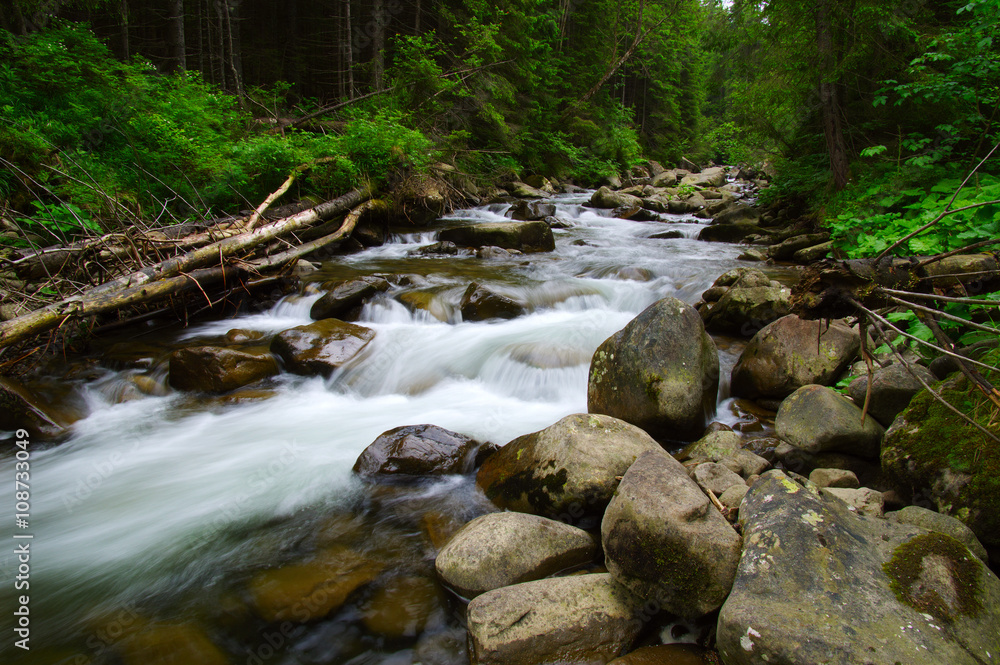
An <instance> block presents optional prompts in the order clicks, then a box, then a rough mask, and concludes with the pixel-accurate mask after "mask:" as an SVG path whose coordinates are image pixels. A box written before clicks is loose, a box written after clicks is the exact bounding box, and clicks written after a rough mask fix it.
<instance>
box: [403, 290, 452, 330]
mask: <svg viewBox="0 0 1000 665" xmlns="http://www.w3.org/2000/svg"><path fill="white" fill-rule="evenodd" d="M396 298H397V300H399V302H401V303H403V305H405V306H406V308H407V309H408V310H410V311H411V312H418V311H423V312H427V314H429V315H430V316H432V317H434V318H435V319H437V320H438V321H442V322H444V323H447V322H448V321H450V320H451V317H452V315H453V314H454V313H455V307H454V305H452V304H451V303H450V302H448V301H447V300H445V299H444V298H442V297H441V296H440V295H439V294H437V293H433V292H431V291H409V292H407V293H401V294H399V295H398V296H396Z"/></svg>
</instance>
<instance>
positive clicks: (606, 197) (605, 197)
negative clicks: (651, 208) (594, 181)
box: [590, 187, 642, 208]
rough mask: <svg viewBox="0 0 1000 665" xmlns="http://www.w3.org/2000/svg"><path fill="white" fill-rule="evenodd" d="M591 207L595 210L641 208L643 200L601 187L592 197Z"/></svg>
mask: <svg viewBox="0 0 1000 665" xmlns="http://www.w3.org/2000/svg"><path fill="white" fill-rule="evenodd" d="M590 205H591V207H594V208H622V207H626V208H641V207H642V199H640V198H639V197H638V196H633V195H631V194H623V193H621V192H615V191H612V190H611V189H609V188H608V187H601V188H600V189H598V190H597V191H596V192H594V194H593V195H592V196H591V197H590Z"/></svg>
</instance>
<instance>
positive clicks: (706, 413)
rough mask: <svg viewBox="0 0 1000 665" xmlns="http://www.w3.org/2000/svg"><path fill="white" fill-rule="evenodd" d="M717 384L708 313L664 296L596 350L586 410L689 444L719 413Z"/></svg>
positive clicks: (592, 363) (717, 367)
mask: <svg viewBox="0 0 1000 665" xmlns="http://www.w3.org/2000/svg"><path fill="white" fill-rule="evenodd" d="M718 388H719V356H718V352H717V351H716V348H715V342H713V341H712V338H711V337H709V336H708V333H706V332H705V326H704V324H703V323H702V321H701V316H700V315H699V314H698V312H697V311H696V310H695V309H694V308H693V307H691V306H689V305H686V304H685V303H683V302H681V301H680V300H677V299H676V298H664V299H663V300H660V301H658V302H656V303H654V304H653V305H651V306H650V307H648V308H647V309H646V310H645V311H643V312H642V313H641V314H639V316H637V317H636V318H634V319H633V320H632V321H630V322H629V324H628V325H626V326H625V328H623V329H622V330H620V331H618V332H617V333H615V334H614V335H612V336H611V337H609V338H608V339H607V340H605V341H604V343H603V344H601V345H600V346H599V347H598V348H597V351H596V352H595V353H594V357H593V359H592V360H591V363H590V379H589V383H588V387H587V409H588V410H589V411H590V412H591V413H605V414H608V415H611V416H614V417H616V418H621V419H622V420H625V421H626V422H630V423H632V424H633V425H636V426H637V427H641V428H642V429H644V430H646V431H647V432H649V433H650V434H652V435H653V436H657V437H663V438H668V439H674V440H678V439H679V440H688V441H690V440H693V439H695V438H697V437H698V436H700V435H701V433H702V431H703V430H704V429H705V424H706V423H707V422H708V418H709V417H710V416H711V415H712V414H713V413H714V411H715V403H716V397H717V395H718Z"/></svg>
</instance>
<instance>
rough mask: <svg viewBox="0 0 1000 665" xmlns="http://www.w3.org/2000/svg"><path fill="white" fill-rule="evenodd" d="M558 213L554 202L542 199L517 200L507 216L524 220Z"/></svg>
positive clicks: (543, 217)
mask: <svg viewBox="0 0 1000 665" xmlns="http://www.w3.org/2000/svg"><path fill="white" fill-rule="evenodd" d="M555 214H556V206H555V204H554V203H543V202H541V201H517V202H516V203H514V205H512V206H511V208H510V210H509V211H507V216H508V217H510V218H511V219H516V220H518V221H522V222H529V221H535V220H539V219H545V218H546V217H552V216H554V215H555Z"/></svg>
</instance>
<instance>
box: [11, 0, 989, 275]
mask: <svg viewBox="0 0 1000 665" xmlns="http://www.w3.org/2000/svg"><path fill="white" fill-rule="evenodd" d="M998 15H1000V3H998V2H997V1H996V0H972V1H970V2H966V1H965V0H961V1H958V2H955V1H945V2H940V1H936V0H909V1H908V2H902V3H883V2H877V1H875V0H822V1H820V2H810V3H803V2H798V1H796V0H772V1H770V2H762V1H751V0H737V1H736V2H732V3H729V2H709V1H705V0H703V1H697V0H664V1H661V0H652V1H648V2H647V1H646V0H638V1H636V0H615V1H614V2H610V1H601V2H587V3H575V2H571V1H569V0H558V1H556V0H510V1H507V2H502V3H493V4H487V3H483V2H478V1H477V0H433V1H432V0H408V1H403V0H378V1H376V2H371V3H358V2H352V1H351V0H293V1H292V2H288V3H280V4H278V3H268V2H259V1H256V0H227V1H226V2H222V1H212V2H209V0H161V1H159V2H153V3H146V2H134V1H129V0H120V1H116V2H111V1H101V0H75V1H74V0H17V1H16V2H13V3H9V4H5V5H4V7H3V8H2V9H0V27H2V28H3V30H2V32H0V44H2V45H0V49H2V51H3V53H4V57H3V60H2V65H0V115H2V117H3V120H4V122H3V124H2V127H0V159H2V162H0V164H2V166H3V168H2V169H0V200H2V202H3V207H4V217H5V226H6V227H7V228H6V231H7V235H6V236H5V237H4V242H5V243H8V244H23V243H24V242H25V238H24V233H23V231H25V230H27V231H30V232H31V233H34V234H36V235H37V234H41V236H42V237H41V238H36V237H31V238H29V239H30V240H32V241H38V240H44V239H49V240H51V239H52V238H51V236H52V235H53V234H55V235H57V236H61V237H62V238H65V239H68V238H69V237H70V236H73V235H79V234H86V233H99V232H102V231H104V232H107V231H111V230H114V229H117V228H120V227H122V226H127V225H128V224H130V223H135V222H136V220H145V221H146V222H152V221H157V222H166V221H170V220H183V219H187V218H192V217H202V218H203V217H205V216H209V215H215V214H220V213H222V212H223V211H232V210H234V209H239V208H252V207H254V206H256V205H257V204H258V203H259V202H260V201H261V200H263V198H264V197H265V196H267V194H268V193H270V192H272V191H273V190H274V189H275V188H276V187H277V186H278V185H279V184H280V183H281V182H282V180H284V178H285V177H286V176H287V174H288V173H289V171H290V170H291V169H293V168H295V167H296V166H298V165H302V164H311V163H313V162H314V161H315V160H322V162H321V163H317V164H315V165H314V167H313V168H312V169H311V170H310V171H309V172H308V174H306V175H304V176H303V177H302V178H300V179H299V181H298V182H297V183H296V190H295V192H296V193H297V194H298V195H299V196H304V195H306V194H317V195H319V196H321V197H323V198H329V197H330V196H331V195H336V194H338V193H341V192H343V191H345V190H346V189H347V188H349V187H351V186H352V185H354V184H357V183H358V182H360V181H362V180H364V181H366V182H372V183H374V184H375V185H376V186H382V185H384V184H387V183H389V182H390V181H398V179H399V178H401V177H405V175H407V174H410V173H419V172H421V171H423V170H425V169H427V168H429V167H430V166H431V165H435V164H436V165H438V166H440V165H442V164H445V165H447V166H448V168H454V169H456V170H457V172H458V173H460V174H464V175H465V176H467V178H468V180H469V181H470V182H472V183H473V184H474V185H475V184H477V183H478V184H479V185H480V186H482V185H485V184H490V183H496V182H503V181H504V180H505V179H506V180H510V179H512V178H514V177H515V176H516V177H521V178H523V177H525V176H528V175H531V174H539V175H546V176H552V177H558V178H564V179H565V178H568V179H572V180H573V181H575V182H577V183H579V184H582V185H594V184H598V183H599V182H600V181H602V180H603V179H605V178H607V177H609V176H612V175H615V174H626V173H627V172H628V169H629V168H631V167H633V166H635V165H637V164H639V163H641V162H642V161H643V160H645V159H655V160H659V161H661V162H663V163H666V164H673V163H676V162H677V160H679V159H680V158H682V157H686V158H689V159H691V160H693V161H694V162H696V163H708V162H715V163H727V164H742V165H744V166H748V167H752V168H756V169H763V170H766V171H767V172H769V173H770V174H771V175H773V176H775V178H776V179H775V181H774V185H775V186H774V187H772V188H771V189H770V190H769V191H768V192H767V194H766V197H765V201H766V200H767V199H768V197H769V198H770V199H775V198H784V199H786V200H790V201H794V202H795V203H796V205H798V206H800V208H799V209H800V210H802V211H804V212H805V213H806V214H814V215H816V216H817V217H818V220H819V221H820V222H821V223H825V224H826V225H827V226H829V227H830V228H831V229H832V231H833V232H834V235H835V238H836V239H837V240H838V241H839V242H840V243H841V246H842V247H843V248H844V250H845V251H846V252H847V253H850V254H854V255H870V254H874V253H877V252H878V251H881V250H882V249H884V248H885V247H887V246H888V245H889V244H890V243H891V240H892V239H893V238H894V237H898V236H899V235H902V234H903V233H904V232H905V231H906V230H907V229H909V228H911V227H915V226H916V225H918V224H919V223H920V221H921V220H924V219H925V218H929V217H933V216H934V215H936V214H937V213H938V212H939V209H940V208H941V206H942V205H943V204H944V203H947V199H948V198H949V197H951V195H952V194H953V193H954V192H955V191H956V189H957V188H958V185H959V184H960V183H961V182H962V180H963V179H964V178H965V176H966V175H967V174H968V173H970V172H971V171H972V170H973V169H974V168H975V167H977V165H979V163H980V162H982V161H984V159H985V158H986V157H987V156H988V154H989V153H990V152H991V150H992V149H993V147H994V146H995V145H996V144H997V141H998V135H1000V44H998V43H996V37H997V35H996V27H997V20H998ZM996 163H997V162H996V160H986V161H985V162H984V163H983V164H982V165H981V166H979V168H978V170H977V171H976V176H975V180H974V185H975V186H974V187H972V188H969V187H966V188H964V189H963V190H962V192H961V194H960V196H959V198H958V199H957V200H956V201H955V206H956V207H962V206H960V205H959V204H962V205H970V204H984V203H985V202H987V201H989V200H993V199H997V198H1000V181H998V180H997V179H996V178H995V176H996V174H997V173H998V169H997V167H996ZM997 210H998V208H997V207H996V206H995V205H993V206H990V205H981V207H978V208H974V209H972V210H969V211H967V212H964V213H959V214H955V215H951V216H949V218H948V219H947V220H945V221H944V222H943V223H941V224H939V225H938V226H937V227H936V230H935V231H934V232H932V233H930V234H925V235H922V236H921V237H920V238H917V239H915V240H913V241H911V242H910V243H909V245H908V246H907V245H904V246H901V247H899V248H897V249H898V251H899V252H900V253H904V254H905V253H932V252H935V251H938V250H942V249H955V248H958V247H962V246H964V245H968V244H971V243H973V242H975V241H977V240H983V239H989V238H993V237H996V236H997V235H998V234H1000V227H998V221H997V217H998V213H997ZM928 216H929V217H928ZM959 228H960V229H961V230H960V231H959V232H955V230H956V229H959ZM874 229H877V230H878V233H867V232H866V231H868V230H874Z"/></svg>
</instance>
